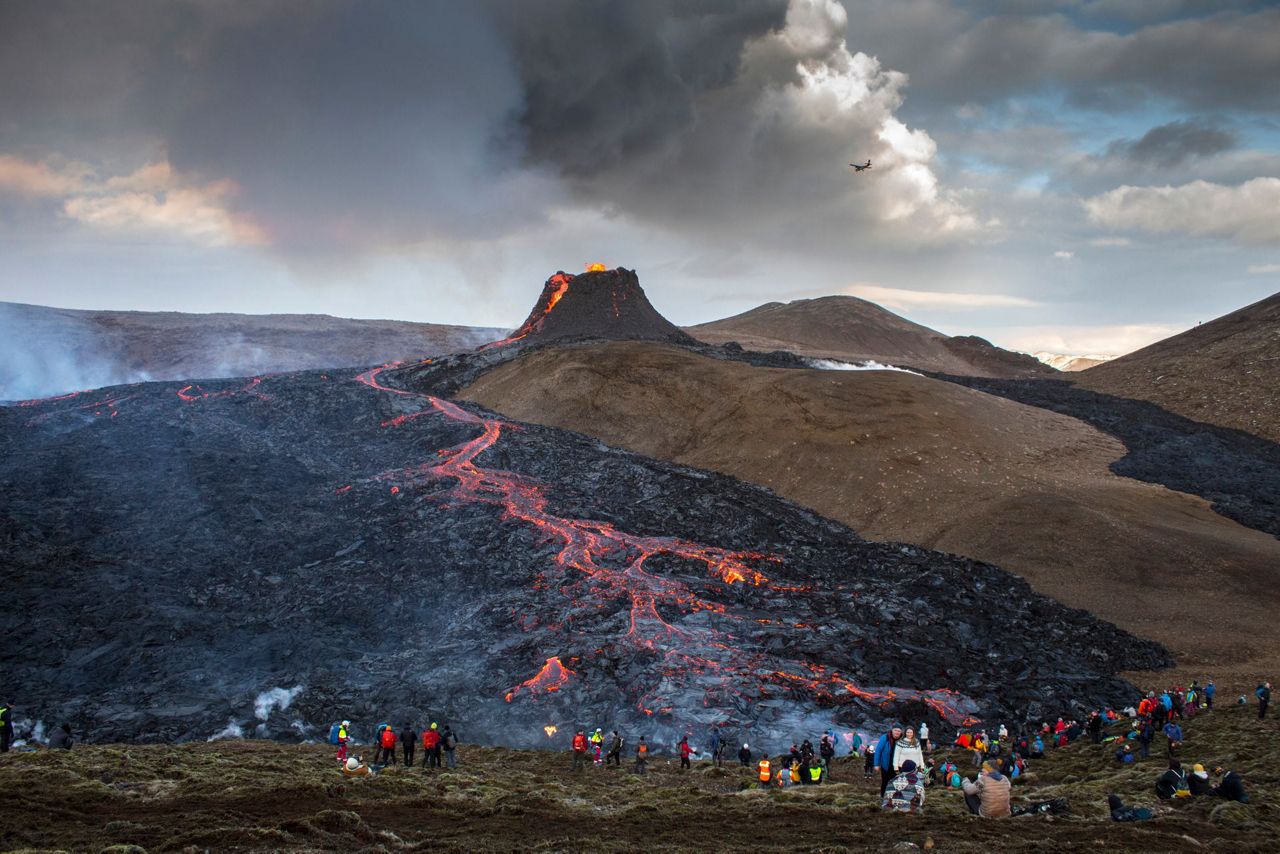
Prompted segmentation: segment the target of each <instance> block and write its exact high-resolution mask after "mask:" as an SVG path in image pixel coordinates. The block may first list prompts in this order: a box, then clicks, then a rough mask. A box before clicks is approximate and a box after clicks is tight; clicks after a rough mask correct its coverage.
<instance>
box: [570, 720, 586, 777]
mask: <svg viewBox="0 0 1280 854" xmlns="http://www.w3.org/2000/svg"><path fill="white" fill-rule="evenodd" d="M586 765H587V734H586V733H584V732H583V731H582V730H578V734H577V735H575V736H574V737H573V770H574V771H581V770H582V769H583V768H585V767H586Z"/></svg>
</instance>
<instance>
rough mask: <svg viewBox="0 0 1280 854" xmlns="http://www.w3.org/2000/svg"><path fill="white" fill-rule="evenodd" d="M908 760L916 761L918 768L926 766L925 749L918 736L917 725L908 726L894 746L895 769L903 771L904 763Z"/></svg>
mask: <svg viewBox="0 0 1280 854" xmlns="http://www.w3.org/2000/svg"><path fill="white" fill-rule="evenodd" d="M908 760H910V761H911V762H914V763H915V764H916V768H917V769H922V768H924V751H923V750H922V749H921V747H920V740H919V739H918V738H916V730H915V727H907V728H906V730H904V731H903V733H902V738H900V739H898V741H897V743H896V744H895V745H894V746H893V770H894V771H901V770H902V763H904V762H906V761H908Z"/></svg>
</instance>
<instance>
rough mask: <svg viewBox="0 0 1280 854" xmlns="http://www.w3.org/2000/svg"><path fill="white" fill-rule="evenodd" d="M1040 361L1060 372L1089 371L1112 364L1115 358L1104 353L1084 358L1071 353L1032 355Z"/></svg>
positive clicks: (1039, 353) (1040, 353)
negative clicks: (1108, 363) (1104, 364)
mask: <svg viewBox="0 0 1280 854" xmlns="http://www.w3.org/2000/svg"><path fill="white" fill-rule="evenodd" d="M1031 355H1032V356H1035V357H1036V358H1037V359H1039V360H1040V361H1042V362H1044V363H1045V364H1046V365H1048V366H1049V367H1051V368H1057V369H1058V370H1059V371H1066V372H1073V371H1087V370H1088V369H1089V368H1093V367H1097V366H1098V365H1101V364H1102V363H1103V362H1110V361H1111V360H1112V359H1114V358H1116V357H1115V356H1108V355H1105V354H1102V353H1089V354H1087V355H1084V356H1073V355H1071V354H1070V353H1050V352H1048V351H1045V350H1041V351H1040V352H1038V353H1032V354H1031Z"/></svg>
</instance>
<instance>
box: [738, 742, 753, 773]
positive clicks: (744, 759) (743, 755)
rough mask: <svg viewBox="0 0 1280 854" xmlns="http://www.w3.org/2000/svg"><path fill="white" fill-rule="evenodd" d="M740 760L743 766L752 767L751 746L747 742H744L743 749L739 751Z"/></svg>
mask: <svg viewBox="0 0 1280 854" xmlns="http://www.w3.org/2000/svg"><path fill="white" fill-rule="evenodd" d="M738 762H739V763H741V764H742V767H743V768H750V767H751V747H750V746H749V745H748V744H747V743H746V742H743V744H742V749H741V750H739V751H738Z"/></svg>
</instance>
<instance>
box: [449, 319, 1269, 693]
mask: <svg viewBox="0 0 1280 854" xmlns="http://www.w3.org/2000/svg"><path fill="white" fill-rule="evenodd" d="M971 382H973V383H974V384H975V385H978V386H979V387H985V386H987V385H991V386H993V387H994V386H1001V387H1003V386H1008V387H1010V388H1022V387H1024V386H1027V387H1035V388H1039V387H1040V384H1038V383H1037V382H1029V381H1013V380H1006V381H995V380H986V381H978V380H973V381H971ZM1050 387H1051V388H1056V387H1061V388H1063V389H1065V390H1066V391H1068V392H1070V391H1071V387H1070V386H1069V385H1066V384H1064V383H1061V382H1059V383H1056V384H1052V385H1051V386H1050ZM993 390H996V389H993ZM996 391H997V393H999V392H998V390H996ZM1009 394H1010V395H1012V392H1009ZM459 395H460V396H461V397H462V398H465V399H468V400H473V401H475V402H477V403H480V404H481V405H483V406H486V407H488V408H490V409H494V410H497V411H499V412H502V413H503V414H505V415H507V416H510V417H513V418H518V419H521V420H524V421H537V422H539V423H543V424H548V425H551V426H555V427H562V428H566V429H571V430H577V431H580V432H583V433H587V434H590V435H592V436H594V437H597V438H599V439H600V440H601V441H604V442H606V443H608V444H610V445H616V446H621V447H625V448H628V449H630V450H634V451H637V452H639V453H643V454H646V455H648V456H653V457H658V458H661V459H668V460H672V461H674V462H678V463H683V464H687V465H693V466H698V467H700V468H706V469H712V470H714V471H719V472H723V473H726V474H731V475H734V476H736V477H740V478H742V479H744V480H748V481H751V482H753V483H759V484H762V485H765V486H768V487H769V488H770V489H773V490H774V491H776V492H777V493H778V494H780V495H782V496H784V497H786V498H789V499H791V500H793V501H797V502H799V503H800V504H802V505H804V506H807V507H811V508H813V509H814V510H816V511H818V512H819V513H821V514H822V515H824V516H827V517H829V518H832V519H836V520H839V521H841V522H844V523H846V524H848V525H850V526H851V527H852V528H853V529H854V530H856V531H857V532H858V533H859V534H860V535H861V536H864V537H868V538H871V539H876V540H884V541H890V542H896V541H903V542H911V543H915V544H917V545H922V546H926V547H928V548H933V549H939V550H941V551H946V552H952V553H956V554H962V555H966V556H968V557H972V558H977V559H981V560H985V561H990V562H992V563H995V564H997V565H999V566H1001V567H1002V568H1004V569H1008V570H1010V571H1011V572H1015V573H1017V574H1018V575H1020V576H1022V577H1024V578H1026V579H1027V580H1028V581H1030V582H1031V584H1032V585H1033V587H1035V589H1037V590H1039V591H1041V592H1043V593H1046V594H1048V595H1051V596H1053V597H1054V598H1056V599H1059V600H1060V601H1063V602H1065V603H1067V604H1070V605H1072V606H1075V607H1081V608H1085V609H1087V610H1089V611H1091V612H1093V613H1096V614H1098V615H1100V616H1102V617H1103V618H1105V619H1108V620H1111V621H1113V622H1115V623H1117V624H1118V625H1121V626H1123V627H1124V628H1126V629H1128V630H1130V631H1132V632H1134V633H1136V634H1138V635H1141V636H1144V637H1152V638H1155V639H1158V640H1160V641H1161V642H1162V643H1164V644H1166V645H1167V646H1169V648H1170V649H1171V650H1173V651H1174V653H1175V655H1176V656H1177V658H1178V660H1179V662H1180V663H1181V664H1182V665H1183V666H1185V667H1187V668H1189V671H1188V672H1190V673H1191V674H1192V675H1200V674H1202V673H1203V672H1204V668H1213V670H1214V672H1215V673H1217V674H1219V676H1220V677H1221V676H1222V675H1223V674H1226V673H1228V672H1231V673H1237V674H1240V675H1241V677H1242V678H1243V677H1245V676H1247V677H1248V678H1255V677H1258V678H1261V677H1264V676H1265V675H1267V674H1269V673H1271V672H1273V669H1274V668H1275V667H1277V666H1280V656H1277V652H1276V650H1277V649H1280V634H1277V632H1276V628H1275V622H1274V620H1273V614H1274V613H1275V611H1276V609H1277V608H1280V575H1278V573H1280V540H1277V538H1276V537H1275V536H1273V535H1272V533H1274V532H1272V533H1267V532H1265V531H1257V530H1249V529H1248V528H1246V527H1243V526H1242V525H1241V524H1238V523H1236V522H1233V521H1231V520H1230V519H1227V518H1224V517H1223V516H1222V515H1219V514H1218V513H1215V512H1214V511H1213V509H1212V508H1211V507H1210V506H1209V504H1208V503H1207V502H1206V501H1205V500H1203V499H1201V498H1199V497H1194V496H1192V495H1186V494H1180V493H1178V492H1172V491H1170V489H1166V488H1164V487H1163V486H1157V485H1152V484H1151V483H1146V482H1142V481H1140V480H1135V479H1133V477H1130V476H1120V474H1118V473H1117V472H1121V473H1128V472H1130V471H1132V472H1133V476H1134V477H1137V476H1142V480H1147V481H1153V482H1154V483H1157V484H1162V483H1166V482H1168V483H1169V485H1170V486H1171V487H1173V488H1184V489H1186V490H1187V491H1191V492H1195V493H1196V494H1197V495H1205V496H1206V497H1209V495H1208V494H1207V491H1206V490H1203V489H1193V488H1192V486H1193V485H1191V484H1188V483H1185V482H1184V481H1186V480H1187V479H1188V478H1189V476H1190V475H1191V474H1192V470H1193V469H1192V467H1191V466H1190V465H1189V459H1193V460H1200V459H1202V460H1203V461H1204V462H1203V464H1201V465H1199V466H1197V467H1196V468H1195V470H1196V471H1202V472H1203V473H1204V474H1206V475H1207V474H1210V473H1216V475H1217V476H1218V477H1219V478H1223V479H1225V478H1228V477H1232V476H1233V473H1234V476H1236V477H1238V478H1241V480H1240V481H1239V482H1238V483H1237V484H1236V486H1235V487H1234V488H1235V489H1236V490H1237V491H1238V492H1243V493H1245V494H1249V491H1250V490H1252V494H1253V495H1254V503H1253V504H1252V505H1251V506H1252V507H1253V508H1254V511H1253V512H1252V513H1250V514H1249V515H1248V517H1247V518H1246V521H1247V520H1248V518H1252V519H1253V521H1254V522H1255V523H1256V525H1257V526H1259V527H1264V528H1265V525H1264V523H1263V519H1264V517H1265V516H1266V515H1267V514H1269V513H1270V514H1272V515H1271V516H1270V517H1269V518H1271V519H1272V520H1274V518H1275V515H1274V512H1273V509H1269V508H1274V505H1271V504H1268V503H1266V500H1265V499H1266V488H1267V484H1271V485H1272V486H1274V485H1275V484H1278V483H1280V460H1268V458H1267V457H1265V456H1248V454H1249V453H1251V449H1250V447H1249V446H1248V445H1247V443H1242V442H1235V443H1231V441H1230V437H1219V436H1216V435H1211V434H1202V433H1195V432H1190V433H1186V432H1174V431H1175V430H1176V429H1177V428H1178V424H1177V422H1179V421H1183V420H1184V419H1178V418H1177V417H1176V416H1169V415H1168V414H1167V413H1158V412H1157V413H1136V412H1133V413H1129V412H1127V411H1126V410H1125V409H1124V408H1122V407H1118V406H1113V405H1108V404H1106V403H1105V402H1099V403H1098V405H1097V409H1096V411H1097V413H1098V414H1099V415H1100V416H1101V415H1102V414H1105V413H1109V414H1110V416H1109V417H1110V418H1111V420H1110V421H1108V420H1105V419H1101V418H1100V419H1098V420H1097V422H1096V423H1097V427H1096V428H1095V427H1091V426H1089V425H1088V424H1086V423H1084V422H1083V421H1080V420H1078V419H1077V418H1073V417H1069V416H1070V415H1072V414H1075V412H1076V410H1064V411H1065V412H1066V414H1057V413H1055V412H1053V411H1050V409H1049V407H1050V406H1051V404H1052V401H1050V400H1048V399H1043V400H1041V399H1039V398H1030V397H1028V398H1026V400H1025V403H1017V402H1013V401H1011V400H1008V399H1004V398H1001V397H996V396H992V395H988V394H985V393H982V392H979V391H976V390H971V389H968V388H965V387H961V386H960V385H958V384H956V383H948V382H944V381H941V380H938V379H933V378H929V377H923V376H917V375H913V374H907V373H903V372H900V371H855V372H846V371H819V370H781V369H767V368H764V369H762V368H759V367H751V366H749V365H747V364H743V363H741V362H736V361H726V360H725V359H714V358H708V357H707V356H706V355H703V354H700V353H694V352H691V351H689V350H687V349H683V348H678V347H673V346H667V345H660V344H650V343H631V342H625V343H608V344H605V343H597V344H581V345H578V346H573V347H556V348H542V349H539V350H537V351H534V352H530V353H528V354H526V355H524V356H522V357H521V358H519V359H516V360H513V361H510V362H507V363H505V364H503V365H500V366H498V367H496V368H494V369H492V370H491V371H489V372H487V373H485V374H483V375H482V376H480V377H479V378H478V379H476V380H475V381H474V382H473V383H472V384H471V385H469V386H467V387H466V388H465V389H463V390H462V391H461V392H460V393H459ZM1017 399H1022V398H1017ZM709 401H711V402H714V405H707V402H709ZM1026 404H1035V405H1026ZM1133 405H1134V406H1141V407H1145V408H1147V409H1154V407H1151V405H1150V404H1133ZM1087 414H1088V413H1087V412H1084V411H1080V415H1082V416H1087ZM1121 415H1124V416H1126V419H1127V420H1125V421H1123V422H1119V421H1118V419H1119V417H1120V416H1121ZM1116 423H1124V424H1128V425H1130V426H1131V427H1136V426H1137V425H1139V424H1140V425H1143V428H1144V429H1145V430H1146V431H1149V435H1151V436H1159V435H1163V436H1164V438H1163V439H1162V440H1160V442H1161V443H1162V444H1160V445H1159V448H1161V449H1163V450H1158V451H1157V450H1155V449H1153V448H1151V447H1150V446H1146V445H1144V446H1139V445H1137V444H1133V445H1132V447H1133V449H1134V450H1133V453H1130V450H1129V448H1128V447H1126V443H1128V442H1133V441H1134V440H1133V439H1132V438H1126V437H1127V436H1128V432H1127V430H1126V431H1122V432H1117V428H1116ZM1166 425H1167V426H1166ZM1162 429H1165V430H1167V431H1169V432H1166V433H1164V434H1161V433H1159V432H1158V431H1160V430H1162ZM1106 430H1109V431H1110V432H1111V433H1112V435H1108V434H1107V433H1106V432H1102V431H1106ZM1220 441H1221V442H1222V443H1224V444H1222V445H1221V447H1219V446H1218V445H1217V444H1215V443H1216V442H1220ZM1255 444H1261V443H1256V441H1255ZM1196 449H1198V450H1196ZM1188 450H1192V451H1193V452H1192V453H1187V451H1188ZM1233 453H1234V454H1237V455H1238V456H1235V457H1232V456H1230V454H1233ZM1247 472H1254V473H1255V481H1256V482H1253V483H1250V482H1246V481H1245V480H1244V478H1245V475H1244V474H1242V473H1247ZM1174 476H1177V477H1178V478H1179V480H1177V481H1176V482H1175V481H1174V480H1173V477H1174ZM1238 500H1239V501H1240V502H1241V503H1242V505H1243V502H1244V501H1245V499H1244V498H1243V497H1240V498H1239V499H1238ZM1141 591H1150V595H1139V594H1140V592H1141ZM1188 602H1194V603H1195V605H1194V611H1195V614H1196V616H1197V618H1196V619H1194V620H1189V619H1187V616H1186V614H1187V610H1186V609H1187V603H1188Z"/></svg>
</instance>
